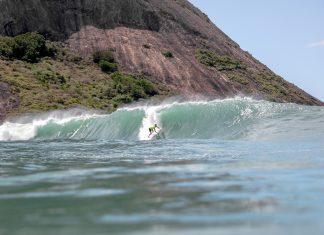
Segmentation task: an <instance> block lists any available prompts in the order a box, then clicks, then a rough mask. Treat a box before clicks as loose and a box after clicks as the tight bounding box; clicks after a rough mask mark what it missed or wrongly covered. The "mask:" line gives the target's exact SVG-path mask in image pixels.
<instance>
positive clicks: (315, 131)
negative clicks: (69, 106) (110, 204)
mask: <svg viewBox="0 0 324 235" xmlns="http://www.w3.org/2000/svg"><path fill="white" fill-rule="evenodd" d="M154 123H157V124H158V125H159V126H160V127H161V128H162V130H161V132H160V135H159V138H165V139H190V138H192V139H219V140H230V139H242V140H249V139H258V140H262V139H263V140H265V139H275V140H280V139H285V138H290V139H294V138H321V137H322V136H323V133H324V125H323V123H324V109H323V108H322V107H310V106H301V105H296V104H279V103H272V102H267V101H256V100H253V99H248V98H233V99H225V100H213V101H187V102H177V101H173V102H170V103H168V102H164V103H162V104H158V105H149V104H141V105H138V104H137V105H135V106H133V107H124V108H121V109H119V110H117V111H116V112H113V113H111V114H104V115H103V114H98V113H96V112H94V111H88V110H80V109H78V110H66V111H55V112H49V113H45V114H41V115H35V116H28V117H22V118H20V119H17V120H16V121H12V122H5V123H4V124H3V125H2V126H0V140H1V141H10V140H30V139H39V140H52V139H58V140H65V139H89V140H97V139H102V140H135V141H136V140H148V135H149V131H148V127H149V126H150V125H152V124H154Z"/></svg>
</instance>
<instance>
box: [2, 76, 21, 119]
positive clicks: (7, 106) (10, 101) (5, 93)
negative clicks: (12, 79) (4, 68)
mask: <svg viewBox="0 0 324 235" xmlns="http://www.w3.org/2000/svg"><path fill="white" fill-rule="evenodd" d="M18 105H19V101H18V99H17V97H15V96H14V95H13V94H12V93H11V92H10V86H9V85H8V84H6V83H3V82H1V77H0V122H1V121H2V120H3V119H4V118H5V114H6V112H7V111H8V110H12V109H14V108H16V107H17V106H18Z"/></svg>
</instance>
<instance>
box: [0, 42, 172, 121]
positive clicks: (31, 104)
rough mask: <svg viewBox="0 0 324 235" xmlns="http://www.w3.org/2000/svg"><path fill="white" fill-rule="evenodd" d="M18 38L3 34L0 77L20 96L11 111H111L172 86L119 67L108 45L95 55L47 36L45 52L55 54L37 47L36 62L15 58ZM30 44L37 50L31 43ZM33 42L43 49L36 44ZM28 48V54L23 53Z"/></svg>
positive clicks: (12, 91)
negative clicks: (79, 108)
mask: <svg viewBox="0 0 324 235" xmlns="http://www.w3.org/2000/svg"><path fill="white" fill-rule="evenodd" d="M18 38H19V37H18ZM15 40H16V38H11V37H0V71H1V74H0V79H1V82H4V83H6V84H8V85H9V86H10V91H11V93H12V94H13V95H14V97H16V98H17V99H18V100H19V102H20V105H19V107H18V108H17V109H15V110H13V111H12V113H11V115H15V114H17V113H24V112H34V111H48V110H53V109H63V108H69V107H75V106H83V107H87V108H94V109H100V110H105V111H107V112H111V111H113V110H115V109H116V108H117V107H119V106H120V105H122V104H125V103H130V102H132V101H136V100H139V99H143V98H149V97H152V96H155V95H158V94H161V95H163V94H167V93H168V92H169V91H168V90H167V89H166V88H165V87H163V86H157V85H156V84H154V83H152V82H151V81H150V80H149V79H148V78H147V77H144V76H142V75H132V74H125V73H122V72H117V71H118V70H117V69H118V68H117V64H116V62H115V59H114V57H113V53H112V52H110V51H101V52H96V53H95V54H94V56H93V61H91V60H88V59H83V58H82V57H80V56H79V55H77V54H75V53H74V52H72V51H70V50H69V49H67V48H65V47H64V44H62V43H59V42H45V43H46V44H45V45H46V48H47V52H48V53H49V52H50V51H52V52H53V51H55V56H53V57H49V56H45V57H42V56H43V55H44V54H42V53H39V54H36V55H37V61H36V62H34V61H35V60H31V59H27V57H24V59H23V58H22V57H21V56H20V58H21V59H17V57H13V56H12V55H13V54H14V53H13V52H12V49H13V48H14V46H12V45H11V44H15V43H16V41H15ZM19 40H21V39H19ZM36 41H37V40H36ZM35 45H36V44H35ZM37 45H38V44H37ZM42 45H44V44H42ZM26 48H29V49H28V50H27V51H33V50H31V49H30V48H32V47H31V46H26ZM33 48H36V49H35V50H36V51H42V50H43V49H40V48H41V47H38V46H35V47H33ZM37 48H38V49H37ZM27 54H28V55H30V53H29V52H28V53H27V52H26V53H24V55H27ZM25 58H26V59H25ZM28 58H31V57H28ZM34 58H36V57H34ZM32 61H33V62H32ZM94 62H95V63H94ZM98 65H100V67H99V66H98Z"/></svg>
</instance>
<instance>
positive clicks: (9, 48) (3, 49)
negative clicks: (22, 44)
mask: <svg viewBox="0 0 324 235" xmlns="http://www.w3.org/2000/svg"><path fill="white" fill-rule="evenodd" d="M15 47H16V42H15V39H14V38H11V37H0V55H1V56H3V57H6V58H12V57H13V49H14V48H15Z"/></svg>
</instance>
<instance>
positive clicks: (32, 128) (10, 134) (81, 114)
mask: <svg viewBox="0 0 324 235" xmlns="http://www.w3.org/2000/svg"><path fill="white" fill-rule="evenodd" d="M96 116H99V115H98V114H91V113H89V112H88V111H82V110H76V109H75V110H65V111H54V112H49V113H43V114H38V115H36V116H30V117H22V118H20V119H17V120H15V121H14V122H10V121H7V122H4V123H3V124H2V125H1V126H0V141H14V140H18V141H19V140H30V139H33V138H35V137H36V135H37V130H38V129H39V128H41V127H43V126H46V125H47V124H49V123H55V124H58V125H64V124H65V123H68V122H70V121H72V120H86V119H89V118H93V117H96Z"/></svg>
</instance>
